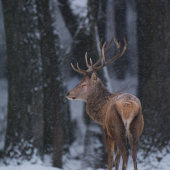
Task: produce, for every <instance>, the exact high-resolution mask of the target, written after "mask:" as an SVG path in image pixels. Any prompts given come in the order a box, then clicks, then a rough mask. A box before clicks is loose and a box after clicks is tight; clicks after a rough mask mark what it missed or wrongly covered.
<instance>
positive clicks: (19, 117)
mask: <svg viewBox="0 0 170 170" xmlns="http://www.w3.org/2000/svg"><path fill="white" fill-rule="evenodd" d="M2 3H3V10H4V21H5V31H6V43H7V56H8V58H7V62H8V67H7V71H8V120H7V133H6V141H5V156H6V157H7V158H9V159H16V161H17V163H18V164H19V163H21V161H22V160H23V159H26V160H31V159H32V156H33V155H37V156H40V157H42V154H43V129H44V126H43V125H44V124H43V93H42V86H43V81H42V62H41V55H40V49H39V43H40V37H39V31H38V21H37V17H36V9H35V3H34V1H31V0H30V1H26V0H22V1H16V0H3V1H2ZM9 159H6V163H7V164H8V163H9V162H8V160H9ZM32 161H33V162H34V163H35V162H36V160H32Z"/></svg>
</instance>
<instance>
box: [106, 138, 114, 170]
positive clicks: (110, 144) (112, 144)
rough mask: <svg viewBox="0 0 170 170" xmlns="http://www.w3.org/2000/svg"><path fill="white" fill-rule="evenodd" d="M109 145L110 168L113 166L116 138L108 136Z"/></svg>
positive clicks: (109, 169)
mask: <svg viewBox="0 0 170 170" xmlns="http://www.w3.org/2000/svg"><path fill="white" fill-rule="evenodd" d="M107 147H108V170H111V169H112V167H113V153H114V140H113V139H112V138H110V137H109V136H107Z"/></svg>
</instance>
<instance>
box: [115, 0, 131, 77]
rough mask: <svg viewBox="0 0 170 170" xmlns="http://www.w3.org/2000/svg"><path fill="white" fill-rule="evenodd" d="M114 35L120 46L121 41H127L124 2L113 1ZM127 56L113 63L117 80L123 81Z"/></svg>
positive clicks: (119, 0)
mask: <svg viewBox="0 0 170 170" xmlns="http://www.w3.org/2000/svg"><path fill="white" fill-rule="evenodd" d="M114 11H115V34H116V39H117V40H118V42H121V44H124V42H123V39H124V38H125V39H126V40H127V26H126V0H115V2H114ZM127 62H128V61H127V55H126V52H125V54H124V55H123V57H121V58H120V59H118V60H116V61H115V64H114V66H115V72H116V77H117V78H118V79H124V78H125V76H126V70H127Z"/></svg>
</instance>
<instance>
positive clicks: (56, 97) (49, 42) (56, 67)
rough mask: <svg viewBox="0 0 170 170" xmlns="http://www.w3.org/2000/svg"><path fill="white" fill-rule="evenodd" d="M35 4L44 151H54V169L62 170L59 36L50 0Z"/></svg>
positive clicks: (62, 100)
mask: <svg viewBox="0 0 170 170" xmlns="http://www.w3.org/2000/svg"><path fill="white" fill-rule="evenodd" d="M36 2H37V9H38V20H39V29H40V31H41V55H42V61H43V76H44V119H45V130H44V143H45V147H44V150H45V152H49V150H51V149H50V148H53V166H54V167H59V168H62V152H63V145H64V141H63V123H64V122H63V117H64V115H66V114H67V113H68V109H67V106H68V105H67V103H66V99H65V87H64V85H63V80H62V74H61V54H60V48H59V45H60V42H59V37H58V35H55V34H54V33H53V32H54V31H53V27H52V23H53V20H52V17H51V11H50V10H49V0H42V1H39V0H37V1H36ZM45 102H46V103H45ZM67 128H68V127H67ZM67 137H68V136H67Z"/></svg>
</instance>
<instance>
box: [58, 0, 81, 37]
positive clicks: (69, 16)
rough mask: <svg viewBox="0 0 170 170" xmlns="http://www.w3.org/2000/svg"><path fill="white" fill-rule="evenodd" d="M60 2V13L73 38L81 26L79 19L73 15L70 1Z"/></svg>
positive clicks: (62, 0)
mask: <svg viewBox="0 0 170 170" xmlns="http://www.w3.org/2000/svg"><path fill="white" fill-rule="evenodd" d="M58 2H59V8H60V11H61V13H62V16H63V18H64V20H65V23H66V26H67V28H68V30H69V32H70V34H71V36H72V37H73V36H74V35H75V32H76V31H77V28H78V26H79V23H78V21H77V17H76V16H75V15H74V14H73V12H72V10H71V8H70V3H69V1H68V0H58Z"/></svg>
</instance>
